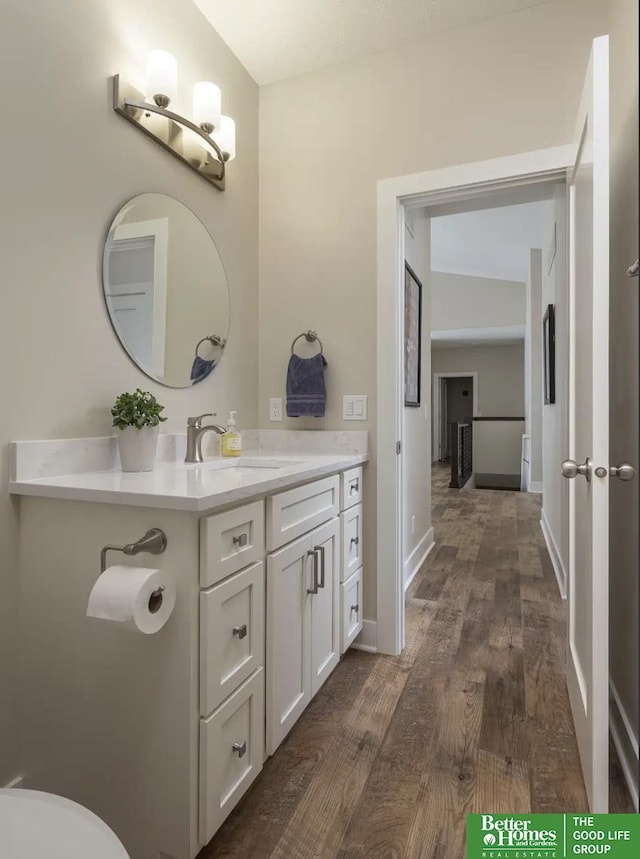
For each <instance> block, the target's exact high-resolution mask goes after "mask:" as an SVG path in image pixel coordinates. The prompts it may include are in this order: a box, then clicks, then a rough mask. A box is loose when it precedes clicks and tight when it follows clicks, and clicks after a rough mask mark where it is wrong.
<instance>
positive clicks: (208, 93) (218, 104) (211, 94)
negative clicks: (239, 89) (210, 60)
mask: <svg viewBox="0 0 640 859" xmlns="http://www.w3.org/2000/svg"><path fill="white" fill-rule="evenodd" d="M221 110H222V93H221V92H220V87H219V86H216V85H215V84H212V83H211V81H199V82H198V83H197V84H194V87H193V121H194V122H195V124H196V125H199V126H200V128H201V129H202V130H203V131H205V132H206V133H207V134H211V132H212V131H213V130H214V129H215V128H220V112H221Z"/></svg>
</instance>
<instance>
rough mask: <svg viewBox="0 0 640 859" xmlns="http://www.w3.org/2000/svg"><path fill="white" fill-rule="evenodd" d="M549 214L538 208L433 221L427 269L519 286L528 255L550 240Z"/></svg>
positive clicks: (512, 208)
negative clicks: (429, 264) (517, 282)
mask: <svg viewBox="0 0 640 859" xmlns="http://www.w3.org/2000/svg"><path fill="white" fill-rule="evenodd" d="M548 212H549V204H548V203H546V202H537V203H523V204H520V205H517V206H503V207H501V208H494V209H482V210H480V211H477V212H464V213H462V214H458V215H445V216H444V217H436V218H432V221H431V269H432V271H442V272H447V273H449V274H463V275H470V276H472V277H490V278H495V279H496V280H515V281H519V282H524V281H526V280H527V275H528V268H529V250H530V249H531V248H542V249H544V248H546V247H548V245H549V242H550V240H551V235H546V233H547V232H549V223H550V221H549V216H548V215H547V216H546V217H545V213H548Z"/></svg>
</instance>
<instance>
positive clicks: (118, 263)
mask: <svg viewBox="0 0 640 859" xmlns="http://www.w3.org/2000/svg"><path fill="white" fill-rule="evenodd" d="M102 282H103V288H104V297H105V301H106V303H107V310H108V311H109V316H110V318H111V323H112V325H113V327H114V330H115V332H116V334H117V335H118V338H119V339H120V342H121V343H122V345H123V347H124V349H125V350H126V352H127V353H128V355H129V356H130V358H131V359H132V360H133V361H134V362H135V363H136V364H137V365H138V367H139V368H140V369H141V370H142V371H143V372H144V373H146V374H147V375H148V376H151V378H152V379H155V380H156V381H157V382H161V383H162V384H163V385H167V386H169V387H171V388H188V387H190V386H191V385H195V384H197V383H198V382H201V381H202V380H203V379H206V377H207V376H208V375H209V374H210V373H211V371H212V370H213V369H214V367H216V366H217V364H218V362H219V361H220V358H221V357H222V352H223V350H224V346H225V344H226V341H227V337H228V333H229V290H228V286H227V276H226V274H225V270H224V267H223V265H222V260H221V259H220V254H219V253H218V249H217V248H216V246H215V243H214V241H213V239H212V238H211V236H210V235H209V233H208V232H207V230H206V228H205V226H204V224H202V222H201V221H200V220H199V219H198V218H197V217H196V216H195V215H194V214H193V212H192V211H191V210H190V209H188V208H187V207H186V206H184V205H183V204H182V203H180V202H178V200H174V199H173V197H167V196H166V195H165V194H141V195H140V196H138V197H134V198H133V199H132V200H129V202H128V203H125V205H124V206H123V207H122V208H121V209H120V211H119V212H118V214H117V215H116V216H115V218H114V219H113V223H112V224H111V227H110V229H109V234H108V236H107V240H106V242H105V247H104V257H103V264H102Z"/></svg>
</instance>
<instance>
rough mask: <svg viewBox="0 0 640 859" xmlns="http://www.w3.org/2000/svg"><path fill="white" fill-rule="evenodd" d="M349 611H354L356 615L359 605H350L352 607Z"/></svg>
mask: <svg viewBox="0 0 640 859" xmlns="http://www.w3.org/2000/svg"><path fill="white" fill-rule="evenodd" d="M351 611H352V612H353V611H355V613H356V614H357V613H358V612H359V611H360V604H359V603H356V604H355V605H352V606H351Z"/></svg>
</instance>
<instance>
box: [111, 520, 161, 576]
mask: <svg viewBox="0 0 640 859" xmlns="http://www.w3.org/2000/svg"><path fill="white" fill-rule="evenodd" d="M166 548H167V535H166V534H165V533H164V531H163V530H162V529H160V528H150V529H149V530H148V531H147V532H146V534H144V535H143V536H142V537H140V539H139V540H136V541H135V543H126V544H125V545H124V546H112V545H107V546H103V547H102V549H101V551H100V572H101V573H104V571H105V570H106V569H107V552H122V553H123V554H125V555H138V554H139V553H140V552H148V553H149V554H150V555H161V554H162V553H163V552H164V550H165V549H166Z"/></svg>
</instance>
